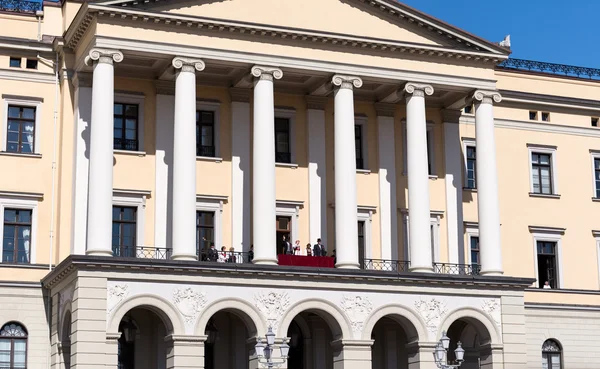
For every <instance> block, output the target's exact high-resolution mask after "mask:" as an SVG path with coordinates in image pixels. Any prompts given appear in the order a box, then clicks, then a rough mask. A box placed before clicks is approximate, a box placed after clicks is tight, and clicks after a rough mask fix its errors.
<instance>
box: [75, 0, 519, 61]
mask: <svg viewBox="0 0 600 369" xmlns="http://www.w3.org/2000/svg"><path fill="white" fill-rule="evenodd" d="M97 17H100V18H103V17H106V18H119V19H122V20H129V21H137V22H143V23H145V24H154V25H157V26H158V25H160V26H169V27H175V28H177V27H182V28H183V27H185V29H186V30H187V31H186V32H189V29H190V28H197V29H199V30H201V31H207V32H217V33H219V32H227V34H228V35H231V33H238V34H245V35H252V36H254V37H257V38H264V39H270V40H272V39H288V40H295V41H298V42H305V43H318V44H319V45H334V46H336V47H343V48H348V49H358V50H364V49H369V50H373V51H378V52H386V53H407V54H413V55H424V56H429V57H444V58H451V59H455V60H456V59H459V60H465V61H471V62H481V63H484V64H486V63H487V64H490V65H491V66H495V65H496V64H498V63H499V62H501V61H503V60H505V59H507V58H508V56H507V55H504V54H495V53H492V52H490V51H481V50H460V49H452V48H447V47H441V46H435V45H426V44H416V43H409V42H398V41H395V40H390V39H378V38H371V37H358V36H354V35H349V34H340V33H332V32H323V31H314V30H308V29H300V28H290V27H281V26H271V25H265V24H257V23H249V22H240V21H229V20H224V19H215V18H207V17H195V16H185V15H177V14H169V13H161V12H151V11H144V10H139V9H130V8H117V7H115V6H106V5H100V4H85V5H83V6H82V7H81V9H80V10H79V13H78V15H77V16H76V17H75V20H74V21H73V23H72V24H71V26H70V27H69V29H68V30H67V32H66V36H65V40H66V45H67V47H69V48H71V49H76V48H77V46H78V44H79V42H80V41H81V39H82V38H83V36H84V35H85V33H86V31H87V29H88V28H89V26H90V25H91V24H92V23H93V20H94V19H95V18H97ZM228 37H231V36H228Z"/></svg>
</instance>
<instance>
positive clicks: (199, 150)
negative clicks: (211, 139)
mask: <svg viewBox="0 0 600 369" xmlns="http://www.w3.org/2000/svg"><path fill="white" fill-rule="evenodd" d="M196 156H206V157H209V158H214V157H215V147H214V146H202V145H198V146H197V147H196Z"/></svg>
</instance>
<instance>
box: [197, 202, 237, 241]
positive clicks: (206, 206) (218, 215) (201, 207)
mask: <svg viewBox="0 0 600 369" xmlns="http://www.w3.org/2000/svg"><path fill="white" fill-rule="evenodd" d="M226 202H227V196H207V195H197V196H196V214H198V212H199V211H204V212H209V213H210V212H213V213H214V218H213V219H214V228H213V229H214V238H215V239H214V242H215V248H216V249H217V250H221V246H224V245H223V204H224V203H226ZM196 217H197V215H196ZM196 243H197V242H196ZM235 251H236V252H242V251H244V250H235Z"/></svg>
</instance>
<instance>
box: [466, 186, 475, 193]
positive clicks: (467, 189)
mask: <svg viewBox="0 0 600 369" xmlns="http://www.w3.org/2000/svg"><path fill="white" fill-rule="evenodd" d="M463 191H467V192H477V188H471V187H463Z"/></svg>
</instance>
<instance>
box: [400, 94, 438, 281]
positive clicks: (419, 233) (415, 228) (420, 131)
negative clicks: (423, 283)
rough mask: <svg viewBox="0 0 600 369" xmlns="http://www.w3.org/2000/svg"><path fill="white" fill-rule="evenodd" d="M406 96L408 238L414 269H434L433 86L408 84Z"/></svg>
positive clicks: (419, 270)
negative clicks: (428, 103) (429, 105)
mask: <svg viewBox="0 0 600 369" xmlns="http://www.w3.org/2000/svg"><path fill="white" fill-rule="evenodd" d="M405 91H406V92H407V93H408V95H407V97H406V136H407V137H406V143H407V170H408V214H409V219H408V237H409V248H410V270H411V271H414V272H431V271H432V270H433V265H432V251H431V229H430V227H431V226H430V222H431V221H430V217H431V214H430V208H429V170H428V158H427V157H428V155H427V122H426V119H425V94H427V95H431V94H433V87H431V86H429V85H417V84H413V83H408V84H407V85H406V87H405Z"/></svg>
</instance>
